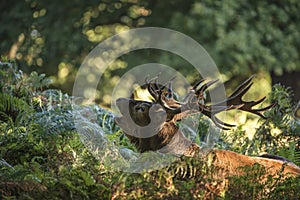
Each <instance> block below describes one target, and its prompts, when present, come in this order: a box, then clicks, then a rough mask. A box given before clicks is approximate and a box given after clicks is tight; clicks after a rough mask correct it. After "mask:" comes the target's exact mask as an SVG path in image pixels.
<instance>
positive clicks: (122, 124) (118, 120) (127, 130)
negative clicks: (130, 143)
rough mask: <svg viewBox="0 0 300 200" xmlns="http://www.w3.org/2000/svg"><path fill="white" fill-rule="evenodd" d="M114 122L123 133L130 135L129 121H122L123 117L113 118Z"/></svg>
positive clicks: (130, 125)
mask: <svg viewBox="0 0 300 200" xmlns="http://www.w3.org/2000/svg"><path fill="white" fill-rule="evenodd" d="M115 122H116V124H118V126H120V128H121V129H122V130H123V131H124V132H125V133H130V132H131V131H132V129H131V127H132V126H133V124H131V123H130V121H129V120H126V119H124V117H123V116H122V117H115Z"/></svg>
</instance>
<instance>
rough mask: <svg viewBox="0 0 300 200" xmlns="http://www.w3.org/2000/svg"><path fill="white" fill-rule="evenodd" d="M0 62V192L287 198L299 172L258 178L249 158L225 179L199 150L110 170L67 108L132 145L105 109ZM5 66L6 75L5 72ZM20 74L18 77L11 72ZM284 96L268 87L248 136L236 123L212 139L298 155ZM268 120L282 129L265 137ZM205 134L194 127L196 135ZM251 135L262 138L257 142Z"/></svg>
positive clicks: (206, 127) (20, 195) (12, 195)
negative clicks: (261, 116)
mask: <svg viewBox="0 0 300 200" xmlns="http://www.w3.org/2000/svg"><path fill="white" fill-rule="evenodd" d="M1 67H2V68H1V70H0V74H1V75H2V76H3V79H0V80H1V87H0V91H1V93H0V101H1V104H0V111H1V121H0V198H1V199H40V198H45V197H46V198H49V199H99V198H100V199H112V198H114V199H203V198H204V199H236V198H243V199H257V198H261V199H278V198H280V199H293V198H296V197H297V195H298V191H299V189H300V188H299V185H300V183H299V178H288V179H283V177H282V176H281V175H280V174H278V177H268V178H267V179H265V180H262V177H263V176H264V175H265V169H263V168H261V166H258V165H255V166H253V167H248V168H245V169H244V171H245V175H244V176H239V177H231V178H230V179H229V180H228V181H229V184H228V185H227V182H226V181H224V180H222V179H220V178H219V177H218V176H217V175H216V174H215V172H216V171H217V169H216V168H214V167H212V166H211V165H210V163H211V161H210V159H208V160H205V159H202V158H198V157H195V158H186V157H181V158H178V159H177V160H176V162H174V163H172V164H171V165H170V166H167V167H165V168H162V169H159V170H156V171H152V172H144V173H141V174H135V173H125V172H111V171H109V170H108V167H107V166H104V164H103V163H101V162H99V160H97V159H96V158H95V157H94V156H93V155H92V154H91V152H89V151H88V150H87V148H85V146H84V145H83V144H82V142H81V140H80V137H79V135H78V134H77V132H76V129H75V125H74V119H73V116H72V112H74V111H76V112H80V113H81V115H82V117H84V118H85V120H87V121H90V122H91V123H95V124H97V127H102V129H103V130H104V132H105V134H106V136H107V138H108V140H109V141H110V142H112V144H114V145H117V147H119V148H131V149H132V150H135V149H134V148H133V147H132V146H131V144H129V141H128V139H127V138H126V137H124V135H123V134H122V132H121V131H120V129H119V128H118V127H117V126H116V125H115V124H114V121H113V114H112V113H110V112H109V111H107V110H105V109H103V108H101V107H99V106H96V105H95V106H90V107H78V106H76V105H73V103H72V100H73V97H70V96H68V95H66V94H63V93H62V92H61V91H59V90H53V89H47V90H44V91H43V90H41V88H43V87H44V86H42V85H43V83H42V82H43V80H45V79H46V77H44V76H41V75H38V74H35V73H34V74H33V75H32V78H29V77H30V76H29V77H28V78H27V77H26V76H25V75H23V73H22V72H21V71H19V70H18V69H17V66H16V65H15V64H14V63H11V62H7V63H2V65H1ZM5 70H6V71H5ZM6 72H9V73H7V74H8V75H9V76H10V78H7V77H6V78H5V76H4V75H5V73H6ZM20 74H22V76H21V77H22V78H18V77H19V75H20ZM28 79H29V80H28ZM32 80H35V81H32ZM8 83H9V84H8ZM20 84H22V85H23V86H22V87H21V88H20V86H19V85H20ZM20 91H21V92H20ZM288 96H289V92H288V90H287V89H286V88H283V87H281V86H275V87H274V91H273V93H272V95H271V99H272V100H278V102H277V106H276V107H275V108H274V110H272V111H271V112H269V116H270V119H269V120H267V121H266V122H264V123H263V124H262V126H261V127H260V128H259V129H258V132H257V133H256V136H255V137H254V139H253V141H251V140H243V138H245V134H244V132H242V129H237V130H236V134H235V136H234V137H235V138H234V140H232V142H233V143H231V144H229V143H228V141H229V140H228V138H221V140H220V141H219V142H218V143H217V146H219V147H227V148H229V147H230V145H232V148H233V149H235V150H236V151H238V152H246V151H247V149H248V152H255V151H256V150H258V149H259V148H260V147H259V146H258V145H257V144H259V145H261V146H262V148H266V147H265V146H264V144H269V143H270V144H269V145H268V146H267V147H268V148H270V149H267V150H269V151H270V153H273V152H274V153H277V154H279V155H282V156H286V157H288V158H289V159H291V160H292V161H295V162H298V160H299V143H297V140H295V138H296V139H297V138H298V137H299V136H298V135H297V134H296V133H299V132H297V131H298V130H299V124H297V123H296V122H295V123H294V121H293V118H292V117H291V116H290V113H291V112H292V109H291V106H292V104H290V101H289V100H287V97H288ZM278 113H279V114H278ZM278 115H279V116H280V118H279V119H277V117H278ZM280 122H281V123H280ZM200 125H201V126H200V128H201V129H199V131H200V132H202V133H203V132H206V131H208V132H209V131H214V130H213V129H211V128H210V124H209V122H208V121H207V119H206V118H200ZM274 127H279V128H280V130H281V131H282V132H281V134H283V135H281V136H279V135H280V134H279V135H278V136H276V137H275V136H272V140H270V141H269V140H266V138H265V137H261V135H258V133H259V132H260V131H262V130H263V131H265V130H269V131H270V132H265V134H266V135H267V134H271V132H272V130H273V129H274ZM210 129H211V130H210ZM183 130H185V127H183ZM288 132H289V133H288ZM3 133H4V134H3ZM205 137H206V136H205V134H201V135H199V136H198V140H199V143H201V142H203V138H205ZM257 137H259V138H260V139H261V140H265V141H259V143H258V142H257ZM292 138H294V140H292ZM268 139H269V138H268ZM287 141H288V143H287ZM292 141H294V143H293V142H292ZM275 144H276V145H279V146H274V145H275ZM256 148H257V149H256ZM249 149H253V150H252V151H250V150H249ZM208 157H209V156H208ZM220 185H221V186H222V187H223V186H224V187H223V188H222V187H219V186H220ZM270 191H272V192H270Z"/></svg>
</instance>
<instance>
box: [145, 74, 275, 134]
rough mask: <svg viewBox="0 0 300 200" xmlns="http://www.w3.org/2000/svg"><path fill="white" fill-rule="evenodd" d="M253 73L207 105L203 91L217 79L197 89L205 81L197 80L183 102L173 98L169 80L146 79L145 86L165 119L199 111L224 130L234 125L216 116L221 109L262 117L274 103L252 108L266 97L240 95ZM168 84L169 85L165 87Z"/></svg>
mask: <svg viewBox="0 0 300 200" xmlns="http://www.w3.org/2000/svg"><path fill="white" fill-rule="evenodd" d="M253 77H254V75H252V76H251V77H250V78H249V79H247V80H246V81H245V82H244V83H242V84H241V85H239V86H238V88H237V89H236V90H235V91H234V92H233V93H232V94H231V95H230V96H229V97H227V98H226V99H225V100H224V101H221V102H219V103H216V104H213V105H210V106H207V105H205V104H204V92H205V90H206V89H207V88H208V87H210V86H211V85H213V84H214V83H216V82H217V81H218V80H213V81H210V82H208V83H206V84H204V85H202V86H201V87H200V88H199V89H197V88H198V86H199V85H200V84H201V83H203V82H204V81H205V79H203V80H200V81H198V82H197V83H196V84H195V85H194V86H193V88H192V90H190V92H189V93H188V94H187V96H186V97H185V98H184V102H179V101H176V100H175V99H174V98H173V91H172V88H171V81H169V82H168V83H166V84H164V85H162V86H159V85H158V84H157V82H156V80H157V78H156V79H155V83H151V82H150V81H148V80H147V79H146V83H147V85H148V86H147V87H148V91H149V93H150V94H151V95H152V96H153V98H154V99H155V101H156V102H157V103H159V104H160V105H161V106H163V107H164V108H165V110H166V112H167V114H168V117H167V120H171V119H172V118H174V116H175V115H178V114H181V115H182V116H184V115H187V114H191V113H195V112H201V113H203V114H204V115H206V116H207V117H209V118H211V119H212V121H213V122H214V123H215V124H216V126H218V127H219V128H222V129H224V130H228V129H230V127H234V126H235V125H232V124H228V123H225V122H223V121H221V120H220V119H219V118H217V117H216V114H218V113H220V112H222V111H228V110H232V109H238V110H242V111H246V112H249V113H253V114H256V115H258V116H260V117H262V118H263V119H266V118H267V117H266V116H265V115H264V112H265V111H267V110H268V109H270V108H272V107H273V106H274V104H271V105H269V106H266V107H264V108H260V109H253V107H254V106H256V105H258V104H260V103H261V102H263V101H264V100H265V98H266V97H263V98H261V99H259V100H257V101H244V100H243V99H242V97H243V96H244V95H245V94H246V93H247V91H248V90H249V89H250V87H251V86H252V84H253V83H252V82H251V81H252V79H253ZM166 85H168V86H169V87H167V86H166ZM182 116H180V117H176V119H181V117H182Z"/></svg>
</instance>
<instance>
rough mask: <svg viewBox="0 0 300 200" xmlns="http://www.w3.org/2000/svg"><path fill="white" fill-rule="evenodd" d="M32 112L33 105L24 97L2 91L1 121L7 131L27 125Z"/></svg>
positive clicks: (0, 101)
mask: <svg viewBox="0 0 300 200" xmlns="http://www.w3.org/2000/svg"><path fill="white" fill-rule="evenodd" d="M32 113H33V109H32V107H31V106H30V105H28V104H27V103H26V102H25V101H23V100H22V99H19V98H16V97H13V96H10V95H8V94H2V93H0V123H4V124H5V127H6V128H5V129H6V130H5V131H4V132H5V133H6V132H8V131H9V130H13V131H16V130H17V129H18V128H20V127H23V126H24V125H26V122H28V121H29V119H30V116H31V115H32ZM2 125H3V124H2ZM18 130H20V129H18Z"/></svg>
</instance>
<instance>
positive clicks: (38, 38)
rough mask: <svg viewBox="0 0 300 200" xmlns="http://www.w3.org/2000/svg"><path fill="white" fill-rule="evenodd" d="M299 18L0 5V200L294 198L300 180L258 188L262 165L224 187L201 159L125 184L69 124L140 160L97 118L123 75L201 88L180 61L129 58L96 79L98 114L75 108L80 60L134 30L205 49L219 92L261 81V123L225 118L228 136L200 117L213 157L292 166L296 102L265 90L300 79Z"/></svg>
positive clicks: (164, 55)
mask: <svg viewBox="0 0 300 200" xmlns="http://www.w3.org/2000/svg"><path fill="white" fill-rule="evenodd" d="M299 8H300V1H297V0H287V1H272V2H271V1H269V2H266V1H259V0H256V1H251V2H250V1H249V2H247V1H234V0H227V1H215V0H203V1H199V0H191V1H189V2H187V1H180V0H175V1H172V2H170V1H158V0H151V1H148V0H116V1H109V0H100V1H99V0H97V1H95V0H73V1H58V0H43V1H38V0H24V1H18V0H2V1H1V2H0V9H1V13H0V23H1V26H0V38H1V42H0V56H1V59H0V199H40V198H44V199H45V198H46V199H201V198H206V199H242V198H244V199H297V198H299V196H300V195H299V191H300V180H299V178H298V179H297V178H288V179H285V180H283V177H282V176H280V175H279V176H278V177H275V178H274V177H269V178H268V179H267V180H261V177H262V176H263V174H264V172H265V171H264V170H265V169H262V168H261V167H260V166H253V167H250V168H245V169H244V170H245V172H246V173H245V175H244V176H241V177H230V179H229V180H228V182H222V181H223V180H219V179H218V177H215V176H214V173H213V172H214V169H213V168H210V167H208V166H207V162H205V161H201V160H199V159H197V158H185V157H182V158H179V159H178V160H176V162H173V163H172V164H171V165H168V166H166V167H164V168H162V169H159V170H154V171H148V172H143V173H129V172H122V171H112V170H111V168H112V166H111V164H112V162H109V161H110V158H111V157H109V156H108V157H105V156H104V155H106V152H105V151H102V152H101V153H102V154H101V155H103V157H104V158H105V159H99V157H97V155H99V153H98V154H95V151H89V150H88V148H87V147H86V144H84V143H83V142H84V139H83V138H82V137H81V135H80V134H79V133H78V132H79V131H78V127H76V120H78V119H77V118H76V117H75V118H74V113H75V116H77V115H76V114H78V116H77V117H79V118H80V119H79V120H80V121H81V122H82V125H83V126H82V128H83V130H84V131H87V132H88V133H99V130H101V131H103V135H104V136H105V137H103V138H104V139H105V141H106V140H107V141H108V143H107V144H111V145H112V146H110V147H111V148H112V149H113V150H112V151H115V150H117V151H118V152H121V150H122V152H123V153H124V152H125V153H128V156H134V155H135V154H136V149H135V147H134V146H133V145H132V144H130V143H129V140H128V138H126V137H125V136H124V134H123V133H122V131H121V130H120V129H119V127H118V126H116V124H115V123H114V120H113V113H111V112H110V111H109V110H107V109H104V108H103V107H104V106H110V103H111V101H110V100H111V91H112V89H113V88H114V86H115V85H116V83H117V82H118V81H119V80H120V79H121V77H122V75H123V74H125V73H126V72H127V71H129V70H131V69H132V68H134V67H135V66H137V65H140V64H144V63H149V62H151V63H154V62H157V63H161V64H165V65H168V66H171V67H172V68H174V69H175V70H176V71H178V72H180V73H181V74H183V75H184V76H185V77H186V79H187V80H188V81H189V82H191V83H192V82H193V81H195V80H198V79H199V77H198V76H197V77H195V74H196V73H194V72H195V71H194V68H193V67H192V66H191V65H190V63H188V62H187V61H185V60H184V59H182V58H181V57H179V56H174V55H173V54H171V53H169V52H163V51H159V50H153V49H144V50H140V51H135V52H131V53H130V54H125V55H123V56H121V57H119V58H118V60H116V61H115V62H114V63H112V64H111V65H110V66H109V68H108V69H107V70H106V71H105V73H104V74H103V76H102V77H101V80H100V81H101V82H100V84H99V85H101V87H99V88H98V91H99V92H98V93H97V102H98V103H99V104H101V106H99V105H93V106H86V107H83V106H78V105H75V104H74V103H73V100H74V99H76V97H73V96H71V92H72V88H73V85H74V80H75V77H76V73H77V71H78V69H79V68H80V65H81V63H82V61H83V60H84V58H85V57H86V56H87V55H88V53H89V52H90V51H91V50H92V49H93V48H94V47H95V46H96V45H98V44H99V43H100V42H102V41H104V40H105V39H106V38H109V37H111V36H113V35H115V34H118V33H121V32H122V31H124V30H129V29H132V28H139V27H151V26H154V27H162V28H170V29H173V30H177V31H179V32H181V33H184V34H186V35H187V36H190V37H192V38H193V39H195V40H196V41H197V42H198V43H199V44H201V45H203V47H204V48H205V49H206V50H207V52H208V53H209V54H210V56H211V57H212V58H213V60H214V61H215V63H216V64H217V66H218V69H219V70H220V73H221V77H222V79H223V80H222V81H226V82H227V83H226V84H228V85H229V86H230V87H226V88H235V86H236V85H237V84H238V83H240V82H241V81H242V80H245V79H246V78H248V77H249V76H250V75H252V74H257V79H258V81H259V84H258V85H260V86H263V88H264V90H262V89H261V88H262V87H260V89H255V92H253V93H255V95H257V96H263V95H266V93H267V92H270V94H268V95H267V96H268V97H269V99H268V101H269V102H276V106H275V107H274V108H273V109H272V110H271V111H269V112H268V116H269V119H268V120H258V118H255V117H254V116H249V115H247V116H244V115H242V117H236V116H237V115H234V114H229V115H230V116H233V118H234V119H235V120H237V121H238V123H235V124H239V126H238V127H237V128H235V129H233V130H231V131H227V132H220V131H219V130H218V129H214V127H213V126H211V124H210V120H208V119H207V118H206V117H204V116H201V115H200V116H199V118H200V123H199V128H198V133H196V134H197V137H196V138H195V140H196V142H197V143H199V144H204V143H205V139H208V140H210V141H214V145H215V147H217V148H220V149H227V150H233V151H235V152H238V153H242V154H246V155H258V154H261V153H269V154H277V155H281V156H283V157H286V158H288V159H289V160H291V161H293V162H294V163H296V164H297V165H298V166H299V165H300V135H299V133H300V122H299V119H298V120H297V119H295V118H294V116H293V114H292V113H293V112H294V108H295V102H293V101H292V100H291V97H292V95H293V91H292V90H291V89H290V88H288V87H286V86H284V85H282V84H277V85H274V86H272V87H271V84H270V82H271V77H270V76H271V75H270V74H273V75H274V74H276V75H282V74H287V72H289V73H295V74H296V72H299V71H300V63H299V60H300V53H299V52H300V49H299V48H300V40H299V38H300V32H299V31H298V29H299V28H298V27H299V26H300V24H299V23H300V19H299V18H300V15H299ZM2 56H3V57H2ZM197 74H198V73H197ZM295 77H296V76H295ZM297 81H299V80H298V79H295V80H293V81H292V82H295V83H296V82H297ZM50 85H51V89H50V88H49V86H50ZM298 85H299V84H298ZM226 86H227V85H226ZM255 87H256V86H255V85H254V88H255ZM58 88H59V89H58ZM265 88H266V89H265ZM266 91H267V92H266ZM295 91H296V92H297V91H299V90H295ZM250 92H251V91H250ZM260 92H261V93H260ZM295 96H296V95H295ZM297 98H299V97H297ZM294 100H295V99H294ZM296 100H299V99H296ZM91 114H93V117H91ZM239 116H241V115H239ZM192 120H198V116H196V117H195V116H194V118H193V119H192ZM182 128H183V130H184V131H189V128H188V127H182ZM97 131H98V132H97ZM212 133H217V134H216V135H218V136H220V137H216V138H215V137H214V136H215V134H212ZM87 135H88V134H87ZM88 136H90V135H88ZM211 136H213V137H211ZM103 138H100V139H99V140H96V139H97V138H87V139H95V140H92V141H93V142H94V143H93V145H94V147H95V149H93V148H94V147H93V148H92V149H93V150H98V149H97V147H99V146H101V145H100V144H104V143H105V142H104V139H103ZM97 142H100V143H99V144H98V143H97ZM95 144H96V145H95ZM90 149H91V148H90ZM119 150H120V151H119ZM125 164H126V163H125ZM215 183H222V184H224V185H225V186H226V187H225V190H224V191H221V193H220V191H218V188H216V187H214V185H215ZM217 193H220V194H221V195H217Z"/></svg>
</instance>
